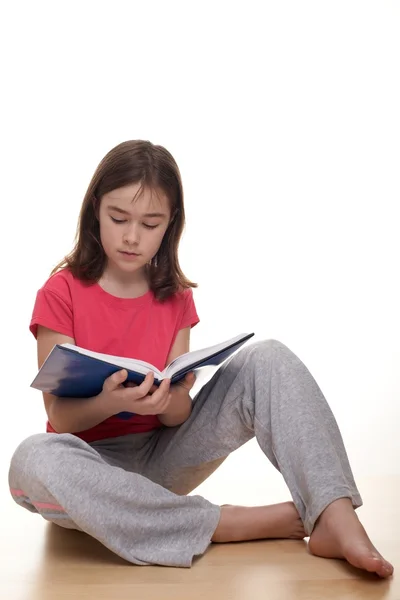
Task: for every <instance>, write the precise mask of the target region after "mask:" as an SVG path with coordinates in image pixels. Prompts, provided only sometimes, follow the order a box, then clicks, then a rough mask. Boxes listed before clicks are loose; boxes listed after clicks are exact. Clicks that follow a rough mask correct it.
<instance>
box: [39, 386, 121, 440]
mask: <svg viewBox="0 0 400 600" xmlns="http://www.w3.org/2000/svg"><path fill="white" fill-rule="evenodd" d="M115 412H116V411H115V410H112V409H111V408H110V406H108V405H107V404H106V402H105V401H104V398H103V396H102V395H101V394H99V395H98V396H93V397H92V398H57V397H55V396H54V397H53V400H52V402H51V403H50V406H49V408H48V418H49V421H50V423H51V425H52V427H53V428H54V429H55V430H56V431H57V433H78V432H79V431H85V430H86V429H90V428H91V427H95V426H96V425H98V424H99V423H102V422H103V421H105V420H106V419H108V417H111V416H112V415H113V414H115Z"/></svg>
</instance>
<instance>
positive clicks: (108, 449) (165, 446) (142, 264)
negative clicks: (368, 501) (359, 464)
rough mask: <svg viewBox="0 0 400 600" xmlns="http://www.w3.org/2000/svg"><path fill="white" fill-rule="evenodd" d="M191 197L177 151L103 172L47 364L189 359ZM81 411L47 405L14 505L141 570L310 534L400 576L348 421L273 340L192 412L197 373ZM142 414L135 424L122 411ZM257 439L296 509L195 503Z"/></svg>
mask: <svg viewBox="0 0 400 600" xmlns="http://www.w3.org/2000/svg"><path fill="white" fill-rule="evenodd" d="M184 220H185V213H184V205H183V189H182V183H181V177H180V173H179V169H178V166H177V165H176V163H175V161H174V159H173V157H172V156H171V154H170V153H169V152H168V151H167V150H166V149H165V148H163V147H161V146H154V145H153V144H151V143H150V142H147V141H140V140H139V141H128V142H125V143H122V144H120V145H118V146H117V147H116V148H114V149H113V150H111V151H110V152H109V153H108V154H107V155H106V156H105V157H104V158H103V160H102V161H101V162H100V164H99V166H98V168H97V170H96V172H95V173H94V176H93V178H92V181H91V182H90V185H89V188H88V190H87V193H86V195H85V198H84V201H83V205H82V208H81V213H80V218H79V227H78V231H77V238H76V245H75V248H74V249H73V251H72V252H71V254H69V255H68V256H67V257H66V259H65V260H64V261H63V262H62V263H60V264H59V265H58V266H57V267H56V268H55V269H54V271H53V273H52V274H51V275H50V277H49V279H48V280H47V282H46V283H45V284H44V285H43V287H42V288H41V289H40V290H39V292H38V294H37V298H36V303H35V306H34V310H33V316H32V320H31V324H30V330H31V332H32V333H33V335H34V336H35V337H36V339H37V347H38V364H39V367H40V366H41V365H42V363H43V361H44V359H45V358H46V356H47V355H48V353H49V352H50V350H51V348H52V347H53V346H54V344H61V343H64V342H70V343H75V344H77V345H79V346H83V347H85V348H88V349H91V350H94V351H97V352H104V353H108V354H114V355H119V356H127V357H135V358H141V359H143V360H145V361H148V362H150V363H152V364H154V365H156V366H157V367H158V368H160V369H162V368H164V367H165V365H166V364H167V363H169V362H170V361H171V360H173V359H174V358H176V357H177V356H179V355H181V354H182V353H184V352H187V351H188V350H189V338H190V330H191V328H192V327H193V326H195V325H196V324H197V323H198V322H199V318H198V315H197V313H196V308H195V304H194V301H193V294H192V288H193V287H195V286H196V284H194V283H192V282H191V281H189V280H188V279H187V278H186V277H185V275H184V274H183V273H182V271H181V269H180V267H179V262H178V245H179V240H180V238H181V234H182V230H183V227H184ZM126 377H127V373H126V371H124V370H121V371H118V372H117V373H115V374H114V375H112V376H111V377H109V378H108V379H107V380H106V381H105V382H104V386H103V390H102V392H101V393H100V394H99V395H98V396H96V397H93V398H88V399H85V400H82V399H80V400H77V399H73V398H57V397H54V396H51V395H49V394H44V403H45V408H46V412H47V416H48V422H47V432H46V433H40V434H36V435H33V436H31V437H29V438H28V439H26V440H24V441H23V442H22V443H21V444H20V445H19V446H18V448H17V449H16V451H15V453H14V456H13V458H12V460H11V466H10V472H9V483H10V488H11V493H12V495H13V498H14V499H15V501H16V502H17V503H18V504H20V505H21V506H23V507H24V508H26V509H28V510H30V511H31V512H36V513H39V514H41V515H42V517H44V518H45V519H46V520H48V521H52V522H54V523H56V524H58V525H60V526H62V527H67V528H73V529H78V530H80V531H84V532H86V533H88V534H89V535H91V536H93V537H94V538H96V539H97V540H99V541H100V542H101V543H103V544H104V545H105V546H107V547H108V548H109V549H111V550H112V551H113V552H115V553H116V554H118V555H119V556H121V557H123V558H124V559H126V560H127V561H130V562H131V563H135V564H138V565H149V564H158V565H170V566H177V567H190V566H191V564H192V560H193V557H194V556H196V555H201V554H203V553H204V552H205V551H206V549H207V547H208V546H209V544H210V543H211V542H231V541H240V540H252V539H260V538H297V539H301V538H303V537H305V536H310V541H309V549H310V551H311V552H312V553H313V554H315V555H318V556H323V557H334V558H341V559H345V560H347V561H348V562H349V563H351V564H352V565H354V566H356V567H358V568H360V569H364V570H367V571H371V572H375V573H377V574H378V575H379V576H381V577H388V576H390V575H391V574H392V572H393V567H392V566H391V565H390V564H389V563H388V562H387V561H386V560H384V559H383V558H382V556H381V555H380V554H379V553H378V552H377V550H376V549H375V548H374V546H373V545H372V543H371V541H370V540H369V538H368V537H367V534H366V532H365V530H364V529H363V527H362V525H361V523H360V522H359V520H358V517H357V516H356V513H355V510H354V509H355V508H357V507H359V506H361V504H362V500H361V497H360V495H359V493H358V490H357V488H356V484H355V482H354V479H353V475H352V472H351V468H350V465H349V462H348V459H347V455H346V451H345V448H344V446H343V442H342V438H341V434H340V432H339V429H338V427H337V424H336V422H335V419H334V417H333V415H332V413H331V411H330V409H329V407H328V405H327V403H326V400H325V398H324V396H323V395H322V393H321V391H320V389H319V387H318V385H317V384H316V382H315V380H314V379H313V377H312V376H311V374H310V372H309V371H308V370H307V368H306V367H305V366H304V364H303V363H302V362H301V361H300V360H299V359H298V358H297V357H296V356H295V355H294V354H293V353H292V352H291V351H290V350H289V349H288V348H287V347H286V346H284V345H283V344H282V343H280V342H277V341H275V340H268V341H264V342H261V343H260V342H258V343H253V344H252V345H248V346H247V347H245V348H244V349H242V350H240V351H239V352H237V353H236V355H235V356H234V357H232V358H231V359H230V360H229V361H227V362H226V363H225V364H224V365H223V367H221V368H220V369H219V370H218V371H217V373H216V374H215V375H214V377H213V378H212V379H211V380H210V381H209V383H207V384H206V385H205V386H203V387H202V389H201V390H200V392H199V393H198V394H197V395H196V397H195V398H194V400H193V402H192V400H191V397H190V394H189V392H190V390H191V388H192V386H193V383H194V375H193V374H191V375H189V376H187V377H186V379H185V380H184V381H183V382H182V383H181V384H174V385H171V384H170V382H169V381H164V382H163V383H162V384H161V385H160V386H159V387H158V388H157V387H156V386H154V385H153V376H152V375H148V376H147V377H146V379H145V380H144V381H143V383H142V384H141V385H139V386H135V385H132V386H128V385H124V382H125V379H126ZM126 411H127V412H131V413H135V414H134V416H132V417H131V418H130V419H128V420H122V419H121V418H120V417H119V416H118V415H119V413H121V412H126ZM254 436H256V438H257V441H258V443H259V445H260V447H261V449H262V450H263V452H264V453H265V455H266V456H267V457H268V458H269V460H270V461H271V462H272V464H273V465H274V466H275V467H276V468H277V469H278V470H279V471H280V472H281V473H282V475H283V477H284V478H285V481H286V483H287V485H288V487H289V490H290V492H291V495H292V498H293V503H292V502H288V503H284V504H278V505H274V506H261V507H240V506H230V505H228V506H222V507H220V506H217V505H214V504H212V503H211V502H208V501H207V500H206V499H204V498H202V497H200V496H189V495H188V494H189V492H191V491H192V490H193V489H195V488H196V487H197V486H198V485H199V484H200V483H201V482H202V481H204V480H205V479H206V478H207V477H208V476H209V475H210V474H211V473H212V472H213V471H215V469H216V468H217V467H218V466H219V465H220V464H221V463H222V462H223V460H224V459H225V458H226V457H227V456H228V455H229V454H230V453H231V452H233V451H234V450H236V449H237V448H239V447H240V446H242V445H243V444H244V443H245V442H247V441H248V440H250V439H251V438H253V437H254Z"/></svg>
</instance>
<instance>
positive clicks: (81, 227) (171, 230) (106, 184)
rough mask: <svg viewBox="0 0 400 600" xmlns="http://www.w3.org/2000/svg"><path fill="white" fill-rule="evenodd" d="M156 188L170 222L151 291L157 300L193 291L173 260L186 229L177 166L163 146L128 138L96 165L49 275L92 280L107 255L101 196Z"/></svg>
mask: <svg viewBox="0 0 400 600" xmlns="http://www.w3.org/2000/svg"><path fill="white" fill-rule="evenodd" d="M138 182H140V183H141V186H140V189H139V192H138V193H140V191H141V190H142V189H143V188H144V187H145V188H148V189H154V190H157V189H161V190H162V191H163V192H164V193H165V195H166V196H167V198H168V200H169V202H170V209H171V219H170V223H169V225H168V228H167V230H166V232H165V234H164V237H163V240H162V242H161V245H160V248H159V250H158V252H157V254H156V256H155V257H154V258H153V259H152V261H151V263H150V264H149V265H148V278H149V286H150V289H151V290H152V291H153V292H154V295H155V297H156V298H157V299H158V300H165V299H166V298H168V297H169V296H171V295H172V294H174V293H176V292H177V291H181V290H182V289H185V288H189V287H197V284H196V283H193V282H191V281H189V280H188V279H187V278H186V277H185V275H184V274H183V272H182V270H181V268H180V266H179V261H178V246H179V242H180V238H181V236H182V232H183V228H184V226H185V209H184V203H183V187H182V180H181V175H180V172H179V168H178V165H177V164H176V162H175V160H174V158H173V157H172V155H171V154H170V153H169V152H168V150H166V149H165V148H164V147H163V146H155V145H154V144H152V143H151V142H149V141H144V140H131V141H127V142H123V143H122V144H119V145H118V146H116V147H115V148H113V149H112V150H110V152H108V153H107V154H106V156H105V157H104V158H103V159H102V160H101V162H100V163H99V165H98V167H97V169H96V171H95V173H94V175H93V177H92V180H91V182H90V184H89V187H88V189H87V191H86V194H85V197H84V199H83V203H82V207H81V210H80V215H79V220H78V227H77V231H76V236H75V246H74V248H73V250H72V252H71V253H70V254H69V255H68V256H66V257H65V258H64V260H62V261H61V262H60V263H59V264H58V265H57V266H56V267H55V268H54V269H53V271H52V273H51V275H53V274H54V273H56V272H57V271H59V270H60V269H63V268H69V269H70V270H71V272H72V274H73V275H74V276H75V277H77V278H78V279H80V280H82V281H87V282H93V283H94V282H97V281H98V280H99V279H100V277H101V276H102V274H103V272H104V268H105V266H106V259H107V257H106V254H105V252H104V250H103V247H102V244H101V241H100V226H99V221H98V217H97V215H98V213H99V206H100V201H101V198H102V197H103V195H104V194H107V193H108V192H111V191H112V190H115V189H117V188H120V187H123V186H125V185H129V184H132V183H138Z"/></svg>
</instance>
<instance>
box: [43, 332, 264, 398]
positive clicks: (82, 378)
mask: <svg viewBox="0 0 400 600" xmlns="http://www.w3.org/2000/svg"><path fill="white" fill-rule="evenodd" d="M253 335H254V333H244V334H241V335H238V336H236V337H234V338H232V339H230V340H227V341H226V342H222V343H220V344H216V345H214V346H210V347H208V348H203V349H202V350H193V351H192V352H187V353H186V354H182V356H179V357H178V358H176V359H175V360H173V361H172V362H171V364H169V365H168V366H167V367H166V368H165V369H164V370H163V371H159V370H158V369H156V368H155V367H154V365H151V364H149V363H146V362H144V361H141V360H136V359H134V358H123V357H120V356H112V355H110V354H100V353H99V352H92V351H91V350H86V349H85V348H80V347H79V346H74V345H73V344H57V345H56V346H54V348H53V349H52V350H51V352H50V354H49V355H48V357H47V358H46V360H45V361H44V363H43V365H42V367H41V368H40V370H39V372H38V374H37V375H36V377H35V379H34V380H33V382H32V383H31V387H33V388H35V389H38V390H41V391H42V392H47V393H49V394H54V395H55V396H58V397H60V398H63V397H65V398H67V397H69V398H90V397H92V396H97V394H99V393H100V392H101V390H102V389H103V384H104V381H105V379H107V377H109V376H110V375H112V374H113V373H115V372H116V371H119V370H120V369H126V370H127V371H128V377H127V379H126V381H133V382H134V383H138V384H139V383H141V382H142V381H143V379H144V378H145V376H146V374H147V373H148V372H149V371H152V372H153V373H154V383H155V385H159V384H160V383H161V381H162V380H163V379H166V378H169V379H171V383H176V382H177V381H180V380H181V379H183V378H184V377H185V375H186V374H187V373H189V372H190V371H196V370H197V369H199V368H201V367H206V366H218V365H221V364H222V363H223V362H224V361H225V360H226V359H227V358H228V357H229V356H231V355H232V354H233V353H234V352H235V351H236V350H237V349H238V348H240V346H242V345H243V344H244V343H245V342H247V340H249V339H250V338H251V337H253Z"/></svg>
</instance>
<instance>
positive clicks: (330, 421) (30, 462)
mask: <svg viewBox="0 0 400 600" xmlns="http://www.w3.org/2000/svg"><path fill="white" fill-rule="evenodd" d="M254 436H256V438H257V441H258V444H259V445H260V447H261V449H262V451H263V452H264V453H265V454H266V456H267V457H268V458H269V460H270V461H271V462H272V464H273V465H274V466H275V467H276V468H277V469H278V470H279V471H280V472H281V473H282V475H283V477H284V479H285V481H286V483H287V485H288V488H289V490H290V492H291V495H292V497H293V501H294V503H295V505H296V507H297V510H298V511H299V513H300V516H301V518H302V520H303V523H304V526H305V529H306V532H307V533H308V534H310V533H311V531H312V529H313V527H314V524H315V522H316V520H317V518H318V516H319V515H320V514H321V512H322V511H323V510H324V509H325V508H326V507H327V506H328V504H330V503H331V502H333V501H334V500H336V499H338V498H343V497H347V498H350V499H351V500H352V503H353V506H354V507H355V508H357V507H359V506H361V504H362V500H361V497H360V495H359V493H358V490H357V488H356V485H355V482H354V479H353V475H352V472H351V468H350V465H349V461H348V458H347V455H346V451H345V448H344V446H343V442H342V437H341V434H340V432H339V429H338V426H337V424H336V421H335V419H334V417H333V415H332V412H331V410H330V408H329V406H328V404H327V402H326V400H325V398H324V396H323V394H322V393H321V390H320V389H319V387H318V385H317V383H316V382H315V380H314V378H313V377H312V375H311V374H310V372H309V371H308V369H307V368H306V367H305V366H304V364H303V363H302V362H301V360H300V359H299V358H297V356H295V355H294V354H293V353H292V352H291V351H290V350H289V349H288V348H287V347H286V346H285V345H283V344H282V343H280V342H277V341H275V340H268V341H263V342H257V343H253V344H252V345H248V346H246V347H244V348H243V349H241V350H240V351H239V352H237V353H236V354H235V355H234V356H233V357H232V358H231V359H230V360H229V361H227V362H226V363H225V364H224V365H223V366H222V367H221V368H220V369H219V370H218V371H217V373H216V374H215V375H214V377H213V378H212V379H211V380H210V381H209V382H208V383H207V384H206V385H204V386H203V387H202V389H201V390H200V392H199V393H198V394H197V395H196V397H195V398H194V401H193V410H192V413H191V415H190V417H189V419H188V420H187V421H186V422H185V423H183V424H182V425H181V426H179V427H173V428H162V429H160V430H157V431H153V432H149V433H139V434H132V435H127V436H123V437H118V438H113V439H107V440H99V441H96V442H93V443H90V444H88V443H86V442H84V441H82V440H81V439H80V438H78V437H76V436H74V435H72V434H54V433H40V434H36V435H33V436H31V437H29V438H27V439H26V440H24V441H23V442H22V443H21V444H20V445H19V446H18V448H17V449H16V451H15V453H14V456H13V458H12V460H11V466H10V472H9V484H10V488H11V493H12V495H13V498H14V499H15V501H16V502H17V503H18V504H20V505H21V506H23V507H24V508H26V509H28V510H30V511H32V512H37V513H39V514H41V515H42V517H44V518H45V519H47V520H49V521H53V522H55V523H57V524H58V525H61V526H62V527H67V528H73V529H78V530H81V531H84V532H86V533H87V534H89V535H91V536H93V537H94V538H96V539H97V540H99V541H100V542H101V543H102V544H104V545H105V546H106V547H107V548H109V549H110V550H112V551H113V552H115V553H116V554H118V555H119V556H121V557H122V558H124V559H126V560H128V561H130V562H131V563H135V564H138V565H149V564H158V565H166V566H176V567H190V566H191V564H192V560H193V557H194V556H196V555H201V554H203V553H204V552H205V551H206V549H207V547H208V546H209V544H210V540H211V537H212V536H213V533H214V531H215V529H216V527H217V525H218V522H219V519H220V510H221V509H220V507H219V506H217V505H215V504H212V503H210V502H208V501H207V500H206V499H204V498H202V497H201V496H196V495H193V496H188V495H187V494H188V493H189V492H191V491H192V490H194V489H195V488H196V487H197V486H198V485H200V483H201V482H202V481H204V480H205V479H206V478H207V477H208V476H209V475H211V473H213V472H214V471H215V469H216V468H217V467H218V466H219V465H220V464H221V463H222V462H223V460H224V459H225V458H226V457H227V456H228V455H229V454H230V453H231V452H233V451H234V450H236V449H237V448H239V447H240V446H242V445H243V444H244V443H245V442H247V441H248V440H250V439H251V438H253V437H254Z"/></svg>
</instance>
